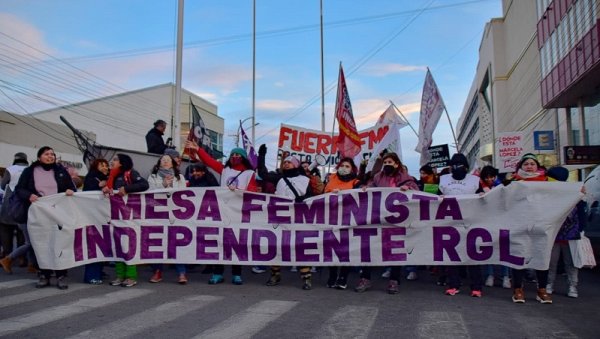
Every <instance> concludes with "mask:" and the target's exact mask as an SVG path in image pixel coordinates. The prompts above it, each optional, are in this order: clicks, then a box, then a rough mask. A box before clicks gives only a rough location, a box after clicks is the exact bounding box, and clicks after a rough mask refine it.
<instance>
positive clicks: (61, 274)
mask: <svg viewBox="0 0 600 339" xmlns="http://www.w3.org/2000/svg"><path fill="white" fill-rule="evenodd" d="M52 272H56V279H58V278H61V277H66V276H67V270H56V271H55V270H40V275H41V276H43V277H44V278H46V279H50V276H51V275H52Z"/></svg>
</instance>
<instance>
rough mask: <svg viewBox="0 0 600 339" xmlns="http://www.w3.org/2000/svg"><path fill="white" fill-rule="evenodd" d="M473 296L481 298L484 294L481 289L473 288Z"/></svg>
mask: <svg viewBox="0 0 600 339" xmlns="http://www.w3.org/2000/svg"><path fill="white" fill-rule="evenodd" d="M471 296H472V297H474V298H481V297H482V294H481V291H479V290H472V291H471Z"/></svg>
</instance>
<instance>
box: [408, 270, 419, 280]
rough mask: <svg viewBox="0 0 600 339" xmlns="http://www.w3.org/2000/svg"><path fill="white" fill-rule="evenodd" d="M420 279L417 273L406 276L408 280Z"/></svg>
mask: <svg viewBox="0 0 600 339" xmlns="http://www.w3.org/2000/svg"><path fill="white" fill-rule="evenodd" d="M418 278H419V277H418V276H417V272H410V273H408V275H407V276H406V280H417V279H418Z"/></svg>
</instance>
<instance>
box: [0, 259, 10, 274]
mask: <svg viewBox="0 0 600 339" xmlns="http://www.w3.org/2000/svg"><path fill="white" fill-rule="evenodd" d="M0 265H2V268H3V269H4V271H6V273H8V274H11V273H12V259H11V258H10V257H9V256H6V257H4V258H3V259H2V260H0Z"/></svg>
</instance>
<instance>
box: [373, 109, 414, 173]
mask: <svg viewBox="0 0 600 339" xmlns="http://www.w3.org/2000/svg"><path fill="white" fill-rule="evenodd" d="M383 126H389V130H388V132H387V133H386V134H385V136H384V137H383V139H381V141H379V143H378V144H377V145H376V146H375V149H374V150H373V153H372V154H371V157H370V158H369V162H368V163H367V168H366V171H367V172H368V171H370V170H372V169H373V166H374V165H375V160H377V157H378V156H379V153H381V152H382V151H383V150H384V149H387V150H388V152H395V153H396V154H398V157H399V158H400V160H402V147H401V146H402V145H401V143H400V129H401V128H403V127H406V126H408V123H407V122H406V121H404V119H402V118H401V117H400V115H399V114H398V112H396V108H395V107H394V105H392V104H390V105H389V106H388V108H387V109H386V110H385V111H384V112H383V113H382V114H381V115H380V116H379V119H377V123H376V124H375V128H379V127H383Z"/></svg>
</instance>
